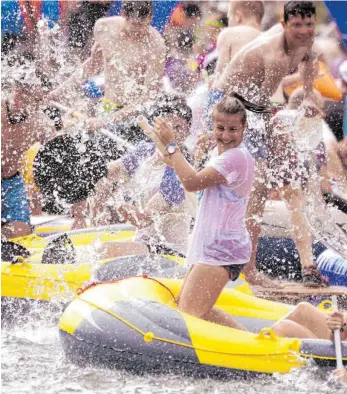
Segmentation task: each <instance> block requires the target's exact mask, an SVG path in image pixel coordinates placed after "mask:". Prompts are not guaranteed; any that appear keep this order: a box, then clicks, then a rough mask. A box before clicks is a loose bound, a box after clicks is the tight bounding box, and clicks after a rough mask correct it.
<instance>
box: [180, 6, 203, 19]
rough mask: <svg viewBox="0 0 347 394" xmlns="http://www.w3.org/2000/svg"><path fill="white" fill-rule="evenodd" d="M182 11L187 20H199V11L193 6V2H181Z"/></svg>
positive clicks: (197, 7) (198, 8)
mask: <svg viewBox="0 0 347 394" xmlns="http://www.w3.org/2000/svg"><path fill="white" fill-rule="evenodd" d="M182 10H183V12H184V14H185V16H186V17H187V18H188V19H192V18H201V9H200V7H199V5H198V4H195V3H194V2H189V3H188V2H187V3H185V2H183V3H182Z"/></svg>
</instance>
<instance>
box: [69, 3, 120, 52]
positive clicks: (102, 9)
mask: <svg viewBox="0 0 347 394" xmlns="http://www.w3.org/2000/svg"><path fill="white" fill-rule="evenodd" d="M111 5H112V2H111V1H108V2H106V3H92V2H89V1H83V3H82V5H81V7H80V8H79V9H78V11H77V12H75V13H73V14H72V15H71V17H70V19H69V22H68V28H69V30H68V31H69V35H68V45H69V46H71V47H76V48H84V47H85V45H86V44H87V42H88V40H89V39H90V38H91V36H92V35H93V28H94V25H95V22H96V21H97V20H98V19H100V18H103V17H104V16H106V15H107V13H108V11H109V9H110V7H111Z"/></svg>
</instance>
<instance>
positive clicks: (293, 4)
mask: <svg viewBox="0 0 347 394" xmlns="http://www.w3.org/2000/svg"><path fill="white" fill-rule="evenodd" d="M297 15H300V16H301V17H302V19H304V18H305V17H308V18H311V16H313V15H316V6H315V5H314V4H313V2H312V1H287V2H286V3H285V4H284V22H285V23H287V22H288V20H289V17H290V16H297Z"/></svg>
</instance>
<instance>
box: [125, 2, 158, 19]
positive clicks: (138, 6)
mask: <svg viewBox="0 0 347 394" xmlns="http://www.w3.org/2000/svg"><path fill="white" fill-rule="evenodd" d="M123 12H124V16H125V17H127V18H139V19H146V18H147V17H149V16H152V15H153V2H152V1H128V0H124V1H123Z"/></svg>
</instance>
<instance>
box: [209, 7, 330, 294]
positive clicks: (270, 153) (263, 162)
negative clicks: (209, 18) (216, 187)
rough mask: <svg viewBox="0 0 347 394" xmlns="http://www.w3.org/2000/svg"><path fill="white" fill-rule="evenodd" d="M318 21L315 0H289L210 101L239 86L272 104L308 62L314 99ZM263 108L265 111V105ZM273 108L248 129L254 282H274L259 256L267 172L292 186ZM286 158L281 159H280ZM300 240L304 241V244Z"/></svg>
mask: <svg viewBox="0 0 347 394" xmlns="http://www.w3.org/2000/svg"><path fill="white" fill-rule="evenodd" d="M315 24H316V10H315V6H314V5H313V3H312V2H309V1H289V2H286V3H285V5H284V21H283V22H282V26H283V32H279V33H277V34H273V35H270V36H267V35H265V36H263V37H262V36H260V37H259V38H257V39H255V40H254V41H253V42H251V43H249V44H248V45H247V46H246V47H245V48H243V49H241V51H239V52H238V53H237V54H236V56H235V57H234V58H233V59H232V61H231V62H230V63H229V65H228V66H227V67H226V68H225V70H224V72H223V74H222V76H221V77H220V78H219V79H218V80H216V81H215V83H214V86H213V88H214V89H213V90H212V91H211V92H210V100H209V106H210V107H211V106H212V105H213V104H214V103H215V102H217V101H218V100H220V98H221V97H223V95H225V94H228V93H231V92H233V91H237V92H239V93H240V94H242V95H243V96H244V97H245V98H246V99H248V100H250V101H252V102H254V103H257V104H260V105H263V106H265V107H270V98H271V96H272V95H273V94H274V93H275V91H276V89H277V88H278V86H279V84H280V83H281V81H282V79H283V78H284V77H285V76H286V75H288V74H290V73H291V72H292V70H295V69H296V68H297V67H298V65H299V63H301V62H303V63H304V66H303V68H302V76H303V81H304V90H305V101H304V103H303V105H306V106H308V105H310V103H311V104H312V101H315V98H314V95H313V88H312V83H313V76H314V64H313V56H312V45H313V40H314V33H315ZM259 111H262V108H261V106H259ZM270 116H271V115H270V114H269V113H264V114H263V115H262V116H258V117H256V116H248V132H247V133H246V144H247V147H248V149H249V150H250V152H251V154H252V155H253V157H254V158H255V159H256V161H257V166H256V177H255V182H254V190H253V193H252V195H251V198H250V200H249V205H248V214H247V216H248V230H249V232H250V234H251V237H252V244H253V252H252V258H251V261H250V263H249V264H248V267H247V268H246V272H245V273H246V275H247V279H248V280H249V282H250V283H251V284H261V285H263V286H273V284H271V283H270V282H269V281H267V280H266V278H265V277H264V276H263V275H260V274H259V273H257V271H256V267H255V257H256V251H257V244H258V238H259V235H260V229H261V218H262V216H263V212H264V207H265V202H266V197H267V172H268V171H269V168H270V169H271V170H272V171H275V170H276V166H277V169H279V171H278V173H277V182H278V185H277V186H278V187H280V186H283V185H284V186H286V180H285V179H281V176H280V174H279V172H280V171H281V169H282V168H281V164H283V163H281V160H279V159H280V158H281V152H278V151H277V152H276V150H275V146H276V143H275V140H274V139H273V138H269V137H270V136H269V132H270V127H269V122H270ZM279 162H280V163H279ZM298 246H299V245H298ZM305 252H306V251H303V250H300V248H299V253H300V256H301V264H302V266H303V274H304V275H303V276H304V278H305V275H306V274H305V271H306V269H307V270H308V272H309V274H308V278H307V280H306V283H307V284H308V282H309V281H310V280H311V279H312V271H314V272H315V274H317V275H314V278H313V279H312V280H313V281H315V284H316V285H320V284H322V283H323V279H322V278H321V277H320V275H319V273H318V272H316V270H314V268H313V266H312V265H313V256H312V251H311V252H310V253H305Z"/></svg>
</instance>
